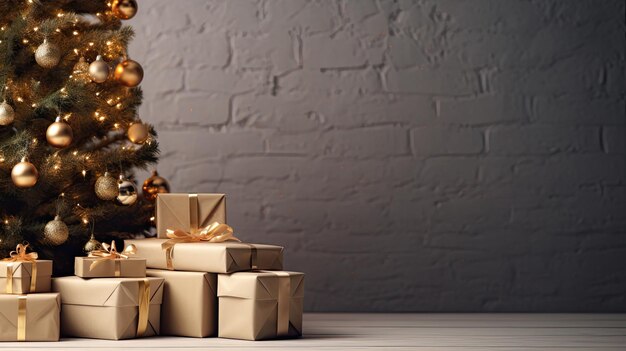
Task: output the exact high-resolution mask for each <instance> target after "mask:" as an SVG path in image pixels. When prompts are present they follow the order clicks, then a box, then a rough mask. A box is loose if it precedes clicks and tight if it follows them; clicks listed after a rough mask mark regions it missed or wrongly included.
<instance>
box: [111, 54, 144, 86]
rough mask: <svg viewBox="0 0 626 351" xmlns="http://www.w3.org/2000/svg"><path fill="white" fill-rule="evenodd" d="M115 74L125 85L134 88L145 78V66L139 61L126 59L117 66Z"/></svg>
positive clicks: (116, 78)
mask: <svg viewBox="0 0 626 351" xmlns="http://www.w3.org/2000/svg"><path fill="white" fill-rule="evenodd" d="M113 76H114V77H115V80H117V81H118V82H119V83H120V84H122V85H123V86H125V87H129V88H133V87H136V86H138V85H139V84H140V83H141V81H142V80H143V68H142V67H141V65H140V64H139V63H138V62H137V61H134V60H131V59H124V60H122V62H120V63H118V64H117V66H116V67H115V73H114V74H113Z"/></svg>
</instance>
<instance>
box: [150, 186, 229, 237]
mask: <svg viewBox="0 0 626 351" xmlns="http://www.w3.org/2000/svg"><path fill="white" fill-rule="evenodd" d="M213 222H219V223H226V195H224V194H158V195H157V199H156V226H157V237H158V238H167V235H166V234H167V230H168V229H172V230H174V229H180V230H183V231H186V232H189V231H193V230H195V229H198V228H204V227H206V226H208V225H210V224H211V223H213Z"/></svg>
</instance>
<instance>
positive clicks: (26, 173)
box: [11, 157, 39, 188]
mask: <svg viewBox="0 0 626 351" xmlns="http://www.w3.org/2000/svg"><path fill="white" fill-rule="evenodd" d="M38 179H39V172H38V171H37V168H36V167H35V165H34V164H32V163H30V162H28V161H27V160H26V157H23V158H22V161H20V162H19V163H18V164H16V165H15V166H13V169H12V170H11V180H12V181H13V184H15V186H17V187H18V188H31V187H33V186H35V184H37V180H38Z"/></svg>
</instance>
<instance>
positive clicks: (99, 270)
mask: <svg viewBox="0 0 626 351" xmlns="http://www.w3.org/2000/svg"><path fill="white" fill-rule="evenodd" d="M95 262H98V263H97V264H95V265H93V264H94V263H95ZM92 265H93V266H92ZM92 267H93V268H92ZM74 274H76V275H77V276H79V277H83V278H112V277H121V278H143V277H145V276H146V259H145V258H134V257H131V258H126V259H124V258H117V259H102V258H97V257H76V258H75V260H74Z"/></svg>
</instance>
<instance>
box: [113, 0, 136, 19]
mask: <svg viewBox="0 0 626 351" xmlns="http://www.w3.org/2000/svg"><path fill="white" fill-rule="evenodd" d="M137 10H138V6H137V1H136V0H113V3H111V11H113V15H115V17H117V18H119V19H122V20H127V19H131V18H133V17H135V15H136V14H137Z"/></svg>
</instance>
